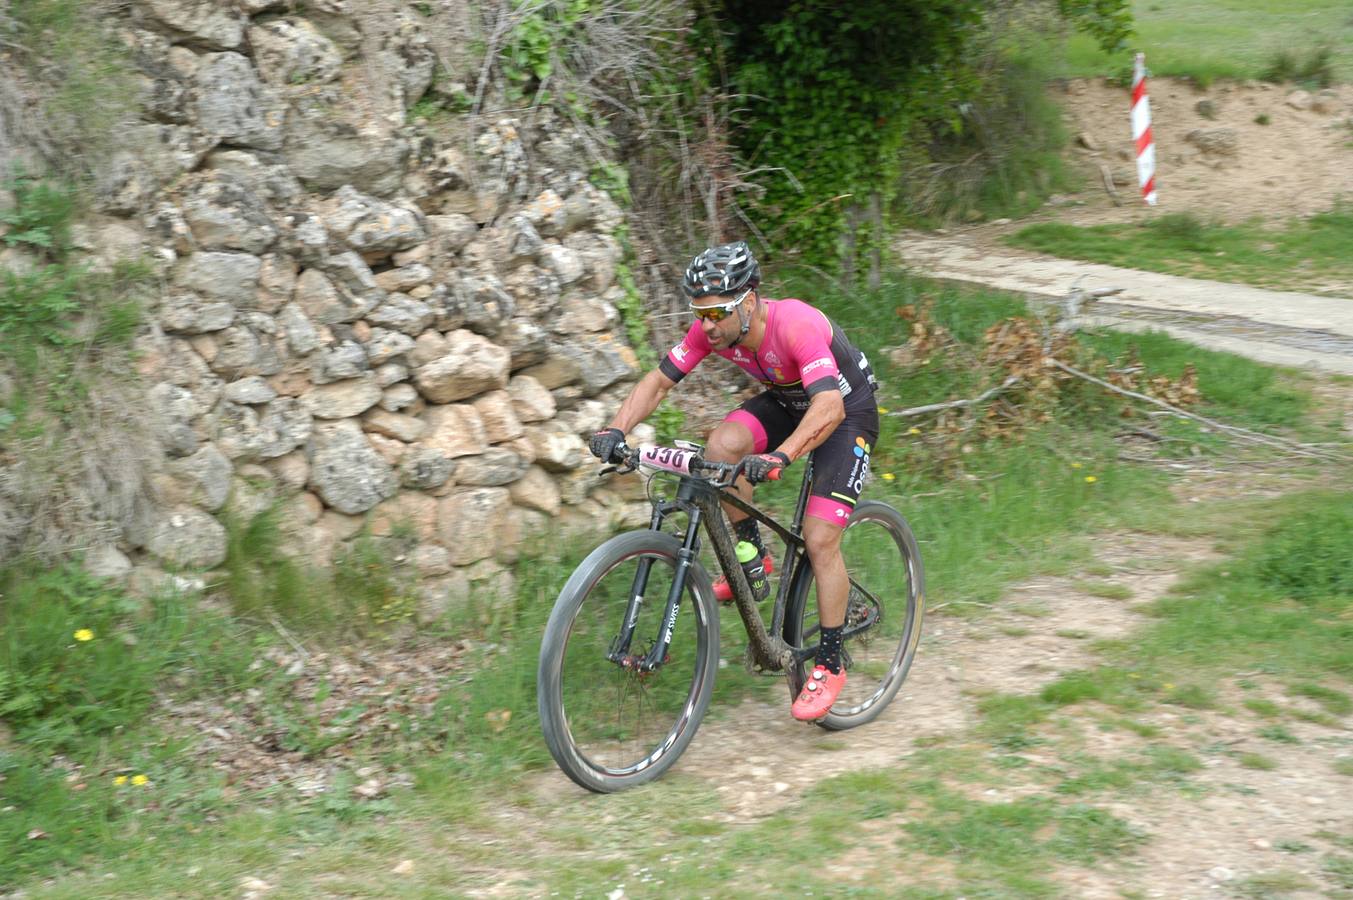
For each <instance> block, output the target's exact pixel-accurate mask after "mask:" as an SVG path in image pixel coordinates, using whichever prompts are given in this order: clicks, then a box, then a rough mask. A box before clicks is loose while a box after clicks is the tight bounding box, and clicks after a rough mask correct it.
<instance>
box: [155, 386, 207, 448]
mask: <svg viewBox="0 0 1353 900" xmlns="http://www.w3.org/2000/svg"><path fill="white" fill-rule="evenodd" d="M146 398H147V400H148V401H149V402H150V408H151V411H152V415H153V419H152V421H153V422H154V429H155V437H156V439H157V440H159V442H160V443H161V444H162V445H163V446H164V448H165V450H166V451H167V452H168V453H169V455H170V456H187V455H189V454H190V453H195V452H196V451H197V447H198V443H197V435H196V434H195V433H194V432H193V429H192V426H191V425H189V424H188V423H189V422H190V421H191V420H192V418H193V417H194V416H195V415H196V414H197V408H196V404H195V403H194V401H193V395H192V392H191V391H189V390H188V389H187V388H184V387H180V386H179V385H176V384H169V383H168V382H161V383H159V384H157V385H155V386H154V387H152V388H151V389H150V390H149V391H147V392H146Z"/></svg>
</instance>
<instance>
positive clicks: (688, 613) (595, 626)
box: [536, 442, 925, 793]
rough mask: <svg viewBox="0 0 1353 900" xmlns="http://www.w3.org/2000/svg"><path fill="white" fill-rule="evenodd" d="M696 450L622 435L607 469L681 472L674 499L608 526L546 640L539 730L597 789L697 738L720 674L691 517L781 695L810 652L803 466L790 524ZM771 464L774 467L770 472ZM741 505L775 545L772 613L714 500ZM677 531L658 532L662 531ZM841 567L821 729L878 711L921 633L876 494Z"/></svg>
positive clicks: (662, 766)
mask: <svg viewBox="0 0 1353 900" xmlns="http://www.w3.org/2000/svg"><path fill="white" fill-rule="evenodd" d="M700 451H701V448H700V447H699V446H698V445H696V444H690V443H685V442H678V446H675V447H665V446H658V445H653V444H643V445H640V446H639V447H637V448H631V447H628V446H625V445H621V446H620V447H618V448H617V450H616V454H615V457H614V460H613V461H614V462H616V463H617V464H616V465H615V466H612V467H610V468H607V469H605V470H603V475H606V474H626V473H630V472H634V471H636V470H642V471H644V472H645V473H651V474H654V475H659V474H662V475H668V476H675V478H676V485H675V492H674V496H672V497H671V498H670V499H669V498H664V497H663V496H660V495H658V494H656V493H655V492H654V491H653V487H654V484H655V482H657V480H658V479H657V478H656V477H654V478H650V481H649V487H650V501H651V503H652V506H653V514H652V518H651V520H650V522H649V527H648V528H647V529H646V530H639V531H631V532H627V533H623V534H619V535H616V536H615V537H612V538H610V539H609V540H607V541H605V542H604V543H602V544H601V545H600V546H599V547H597V548H596V549H595V550H593V551H592V552H591V553H590V554H589V555H588V556H587V558H586V559H584V560H583V561H582V563H581V564H580V565H579V566H578V568H577V569H575V570H574V572H573V574H572V575H571V576H570V577H569V579H568V581H567V582H566V583H565V584H564V587H563V589H562V590H561V591H560V592H559V597H558V599H557V600H556V601H555V604H554V608H553V610H552V611H551V613H550V618H549V621H548V623H547V624H546V626H545V634H544V636H543V638H542V639H541V646H540V664H539V669H538V673H537V681H536V693H537V702H538V705H539V710H540V722H541V728H542V730H543V732H544V735H545V742H546V744H548V746H549V748H550V753H551V755H552V756H553V757H554V759H555V762H557V763H558V764H559V767H560V768H561V769H562V770H563V771H564V773H565V774H566V775H568V777H569V778H571V779H573V781H575V782H577V783H578V784H579V785H581V786H582V787H584V788H587V789H588V790H591V791H596V792H598V793H611V792H614V791H619V790H624V789H626V788H630V787H634V786H636V785H640V784H644V783H646V782H649V781H652V780H653V779H655V778H657V777H658V776H660V775H661V774H662V773H663V772H665V771H666V770H667V769H669V768H670V767H671V766H672V764H673V763H675V762H676V761H677V759H678V758H679V757H680V756H681V754H682V752H683V751H684V750H685V749H686V747H687V746H688V745H689V744H690V742H691V739H692V738H694V737H695V732H696V729H697V728H699V726H700V720H701V719H702V718H703V716H704V714H705V711H706V709H707V708H708V706H709V699H710V693H711V691H712V690H713V688H714V677H715V673H716V672H717V671H718V669H719V665H720V658H719V606H718V603H717V602H716V601H715V599H714V585H713V582H712V581H711V579H710V575H709V573H708V572H707V571H706V570H705V568H704V566H703V565H702V564H701V562H700V560H699V554H700V549H701V540H700V534H701V526H704V534H705V536H706V537H707V538H708V539H709V543H710V545H711V546H712V547H713V550H714V555H715V558H716V559H717V560H718V563H719V566H720V568H721V569H722V570H723V573H724V575H725V577H727V578H728V580H729V583H730V585H731V587H732V591H733V605H734V606H735V608H736V609H737V611H738V614H739V616H740V617H741V619H742V623H743V625H744V627H745V628H746V631H747V637H748V645H747V650H746V659H745V662H746V664H747V665H748V667H749V668H750V669H752V670H754V671H759V672H783V673H784V674H785V677H786V680H787V682H788V686H789V693H790V696H791V697H794V696H797V695H798V693H799V691H800V690H801V689H802V688H803V685H804V682H805V679H806V678H807V677H808V675H809V673H810V672H811V670H812V665H813V658H814V655H815V653H816V651H817V641H816V637H817V634H818V626H817V602H816V592H815V589H814V580H813V569H812V565H811V563H810V561H809V559H808V554H807V550H806V548H805V545H804V540H803V537H802V527H803V517H804V510H805V509H806V508H807V504H808V497H809V491H810V488H811V486H812V477H813V476H812V460H811V457H810V458H809V459H808V461H807V464H806V465H805V466H804V475H803V483H802V486H801V487H800V489H799V496H798V501H797V504H796V506H795V507H794V517H793V520H792V523H791V524H790V526H789V527H785V526H784V525H782V524H780V523H779V522H777V521H776V520H775V519H774V518H772V517H771V516H770V515H768V514H766V513H765V512H763V511H762V510H760V509H758V508H756V507H755V506H753V505H751V504H749V503H746V502H744V501H743V500H742V499H741V498H739V497H738V496H737V495H735V494H733V493H732V492H731V491H730V490H729V488H730V487H731V486H732V484H733V482H734V481H735V480H736V479H737V478H738V476H739V475H740V474H741V464H740V463H736V464H730V463H720V462H713V461H710V460H706V459H704V458H703V457H702V456H701V453H700ZM779 471H780V470H776V473H774V474H775V475H776V476H778V473H779ZM721 502H726V503H729V504H731V505H732V506H734V507H736V508H738V509H740V510H742V511H743V512H745V513H747V514H748V515H750V516H753V517H754V518H755V519H756V520H757V521H759V522H761V523H762V524H763V525H764V526H766V527H767V528H769V529H770V530H771V531H772V532H774V534H775V535H776V536H778V537H779V539H780V540H781V541H783V542H784V554H783V557H782V560H781V562H780V565H779V567H778V568H777V569H775V573H776V574H775V576H773V577H776V578H778V586H777V589H776V591H775V601H774V605H773V606H772V607H771V611H770V613H771V614H770V620H769V622H767V621H766V619H765V618H764V617H763V616H762V613H761V609H760V607H759V605H758V603H757V601H756V598H755V595H754V594H753V593H752V590H751V587H750V586H749V585H748V583H747V578H746V575H745V573H744V572H743V569H742V566H741V565H740V564H739V562H738V560H737V556H736V552H735V550H734V545H735V539H734V536H733V533H732V530H731V528H730V527H729V525H728V524H727V522H726V520H725V518H724V516H723V512H722V509H721V508H720V503H721ZM683 515H684V517H685V520H684V525H685V527H684V529H679V530H676V531H675V533H672V532H671V531H664V530H663V527H664V525H669V524H674V526H679V525H681V524H682V521H681V519H680V516H683ZM841 548H842V553H843V554H844V556H845V562H846V569H847V571H848V573H849V575H850V595H849V602H848V606H847V611H846V622H845V630H844V632H843V635H844V649H843V655H842V662H843V663H844V665H845V666H846V669H847V671H848V672H849V675H850V677H849V679H848V680H847V682H846V686H845V689H844V690H843V692H842V694H841V696H840V697H839V698H838V699H837V701H836V703H835V704H834V705H833V706H832V708H831V711H830V712H829V713H828V714H827V716H826V717H825V718H823V719H819V720H818V721H817V723H816V724H817V725H819V726H821V727H822V728H826V729H830V730H841V729H846V728H854V727H856V726H857V725H863V724H865V723H866V722H870V721H872V720H873V719H874V718H876V717H877V716H878V715H879V713H881V712H882V711H883V709H884V708H885V707H886V706H887V705H888V703H889V702H890V701H891V700H892V699H893V697H895V696H896V695H897V691H898V689H899V688H900V687H901V686H902V682H903V681H904V680H905V679H906V677H907V671H908V669H910V667H911V663H912V658H913V657H914V656H915V653H916V646H917V643H918V642H919V640H920V636H921V618H922V613H923V608H924V596H925V591H924V572H923V569H922V566H921V554H920V551H919V550H918V548H917V546H916V539H915V538H914V537H913V536H912V532H911V528H910V526H908V525H907V522H906V520H905V519H904V518H903V517H902V516H901V514H899V513H898V512H897V510H895V509H893V508H892V507H891V506H889V505H887V504H886V503H881V502H878V501H863V502H861V503H859V504H858V505H857V506H856V508H855V510H854V513H853V514H852V515H851V517H850V519H849V520H848V523H847V525H846V530H845V534H844V535H843V537H842V543H841Z"/></svg>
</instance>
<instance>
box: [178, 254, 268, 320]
mask: <svg viewBox="0 0 1353 900" xmlns="http://www.w3.org/2000/svg"><path fill="white" fill-rule="evenodd" d="M262 269H263V263H262V261H261V260H259V258H258V257H257V256H251V255H249V254H247V253H217V252H206V253H194V254H193V255H192V256H190V257H188V258H187V259H185V260H182V261H181V262H180V263H179V264H178V266H177V267H176V268H175V270H174V280H175V281H176V282H177V283H178V284H180V285H182V286H183V287H185V288H187V289H188V290H190V291H196V292H197V293H199V294H201V295H202V296H204V297H210V298H212V299H215V300H224V301H226V302H228V303H232V304H234V305H235V306H236V307H247V306H249V305H250V304H252V303H253V302H254V298H255V295H256V294H257V293H258V279H259V274H260V273H261V271H262Z"/></svg>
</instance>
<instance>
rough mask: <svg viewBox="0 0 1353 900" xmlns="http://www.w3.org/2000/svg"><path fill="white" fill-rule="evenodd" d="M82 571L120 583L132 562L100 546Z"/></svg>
mask: <svg viewBox="0 0 1353 900" xmlns="http://www.w3.org/2000/svg"><path fill="white" fill-rule="evenodd" d="M84 570H85V571H86V572H88V573H89V574H90V575H92V576H94V577H95V578H99V579H102V580H104V581H112V582H120V581H122V580H123V579H124V578H126V577H127V575H128V574H129V573H130V572H131V570H132V561H131V560H130V559H128V558H127V555H126V554H125V553H123V552H122V551H121V550H119V549H118V548H116V547H114V546H113V545H112V544H100V545H99V546H97V547H91V548H90V549H88V550H86V551H85V556H84ZM0 746H4V741H0Z"/></svg>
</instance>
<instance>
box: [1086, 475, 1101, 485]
mask: <svg viewBox="0 0 1353 900" xmlns="http://www.w3.org/2000/svg"><path fill="white" fill-rule="evenodd" d="M1098 480H1099V479H1098V478H1096V477H1095V476H1093V475H1086V476H1085V483H1086V484H1094V483H1095V482H1096V481H1098Z"/></svg>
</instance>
